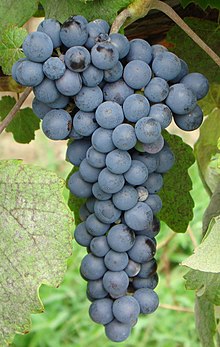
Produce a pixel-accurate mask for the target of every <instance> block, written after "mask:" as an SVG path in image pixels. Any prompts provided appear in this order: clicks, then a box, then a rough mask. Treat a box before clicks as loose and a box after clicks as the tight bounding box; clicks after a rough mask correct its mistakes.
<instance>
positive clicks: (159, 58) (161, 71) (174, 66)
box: [152, 51, 181, 81]
mask: <svg viewBox="0 0 220 347" xmlns="http://www.w3.org/2000/svg"><path fill="white" fill-rule="evenodd" d="M152 70H153V72H154V74H155V76H157V77H161V78H163V79H165V80H166V81H170V80H172V79H174V78H176V76H177V75H178V74H179V73H180V71H181V62H180V59H179V58H178V57H177V56H176V55H175V54H173V53H171V52H166V51H164V52H162V53H160V54H157V55H156V57H155V58H154V60H153V62H152Z"/></svg>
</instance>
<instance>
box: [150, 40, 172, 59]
mask: <svg viewBox="0 0 220 347" xmlns="http://www.w3.org/2000/svg"><path fill="white" fill-rule="evenodd" d="M151 48H152V56H153V59H154V58H155V57H156V56H157V55H158V54H160V53H163V52H167V51H168V49H167V48H166V47H165V46H163V45H159V44H156V45H152V46H151Z"/></svg>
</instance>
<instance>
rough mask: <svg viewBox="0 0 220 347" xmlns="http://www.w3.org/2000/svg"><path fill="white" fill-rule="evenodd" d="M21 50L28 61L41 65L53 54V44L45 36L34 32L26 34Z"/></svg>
mask: <svg viewBox="0 0 220 347" xmlns="http://www.w3.org/2000/svg"><path fill="white" fill-rule="evenodd" d="M22 49H23V52H24V54H25V55H26V57H27V58H28V59H29V60H31V61H33V62H36V63H43V62H44V61H45V60H47V59H48V58H49V57H50V56H51V54H52V52H53V42H52V40H51V38H50V37H49V36H48V35H47V34H45V33H42V32H40V31H35V32H33V33H30V34H28V36H27V37H26V39H25V40H24V42H23V45H22Z"/></svg>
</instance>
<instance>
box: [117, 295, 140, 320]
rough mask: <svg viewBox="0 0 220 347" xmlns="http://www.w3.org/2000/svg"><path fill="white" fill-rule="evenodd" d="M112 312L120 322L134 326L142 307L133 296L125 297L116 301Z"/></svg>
mask: <svg viewBox="0 0 220 347" xmlns="http://www.w3.org/2000/svg"><path fill="white" fill-rule="evenodd" d="M112 310H113V314H114V316H115V318H116V319H117V320H118V321H119V322H121V323H125V324H129V325H131V326H133V325H135V324H136V322H137V319H138V315H139V313H140V306H139V303H138V301H137V300H136V299H135V298H134V297H133V296H128V295H125V296H122V297H121V298H118V299H116V300H115V301H114V303H113V308H112Z"/></svg>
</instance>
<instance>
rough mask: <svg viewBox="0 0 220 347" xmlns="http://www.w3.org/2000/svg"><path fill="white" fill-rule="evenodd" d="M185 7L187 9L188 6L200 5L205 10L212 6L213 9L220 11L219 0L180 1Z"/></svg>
mask: <svg viewBox="0 0 220 347" xmlns="http://www.w3.org/2000/svg"><path fill="white" fill-rule="evenodd" d="M180 2H181V4H182V6H183V7H186V6H187V5H189V4H191V3H194V4H197V5H199V6H200V7H201V8H203V9H204V10H205V9H206V8H207V7H208V6H210V7H211V8H217V9H220V2H219V0H180Z"/></svg>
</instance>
